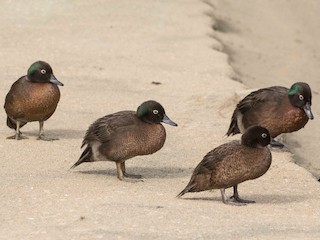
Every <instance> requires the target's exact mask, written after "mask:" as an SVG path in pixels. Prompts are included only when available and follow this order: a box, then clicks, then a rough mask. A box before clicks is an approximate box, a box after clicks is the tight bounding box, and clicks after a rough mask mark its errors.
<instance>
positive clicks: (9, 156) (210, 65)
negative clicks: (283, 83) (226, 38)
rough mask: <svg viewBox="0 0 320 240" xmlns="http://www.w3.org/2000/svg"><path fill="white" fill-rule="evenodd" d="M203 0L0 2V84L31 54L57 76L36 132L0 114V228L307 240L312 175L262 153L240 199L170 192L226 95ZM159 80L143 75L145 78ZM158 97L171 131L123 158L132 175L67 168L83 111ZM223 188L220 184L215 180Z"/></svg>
mask: <svg viewBox="0 0 320 240" xmlns="http://www.w3.org/2000/svg"><path fill="white" fill-rule="evenodd" d="M213 14H214V12H213V10H212V7H211V6H209V5H208V4H205V3H203V2H201V1H191V0H179V1H160V0H159V1H147V0H145V1H142V0H141V1H135V3H134V4H133V3H132V1H129V0H127V1H118V0H110V1H90V3H89V2H88V1H84V0H81V1H74V2H70V1H69V2H66V1H47V2H44V1H39V0H37V1H32V2H28V3H26V2H25V1H15V2H11V1H1V3H0V22H1V24H0V30H1V38H0V49H1V56H2V58H1V64H0V75H1V76H2V79H3V80H2V85H1V88H0V95H1V96H2V99H4V97H5V95H6V93H7V91H8V89H9V88H10V86H11V84H12V83H13V82H14V81H15V80H16V79H17V78H18V77H20V76H21V75H23V74H25V73H26V71H27V68H28V67H29V66H30V64H31V63H32V62H34V61H36V60H39V59H41V60H45V61H47V62H49V63H50V64H51V66H52V68H53V71H54V73H55V75H56V77H57V78H58V79H59V80H60V81H61V82H63V83H64V84H65V86H64V87H63V88H61V94H62V97H61V101H60V103H59V106H58V109H57V111H56V113H55V114H54V116H53V117H52V118H51V119H49V120H48V121H47V122H46V123H45V130H46V133H47V134H48V135H50V136H52V137H59V138H60V140H59V141H54V142H42V141H37V140H36V135H37V133H38V124H37V123H30V124H28V125H26V126H25V127H24V128H23V129H22V130H23V132H24V133H25V134H26V135H27V136H28V137H29V139H28V140H23V141H14V140H7V139H6V137H7V136H9V135H12V134H13V132H12V130H10V129H9V128H7V127H6V126H5V119H6V116H5V113H4V111H3V114H1V115H0V117H1V122H2V123H3V124H1V126H0V137H1V139H2V140H1V142H0V148H1V151H2V153H3V158H2V161H1V168H0V171H1V173H0V176H1V179H0V180H1V181H0V193H1V198H0V205H1V207H0V218H1V222H0V239H6V240H7V239H55V240H56V239H231V238H237V239H302V238H303V239H319V238H320V230H319V229H320V220H319V219H320V205H319V200H320V194H319V183H318V182H317V181H316V180H315V178H314V177H313V176H312V175H311V174H310V173H309V172H308V171H306V170H305V169H304V168H302V167H299V166H298V165H296V164H294V163H293V162H292V156H291V154H290V153H288V152H273V163H272V166H271V168H270V170H269V171H268V172H267V173H266V174H265V175H264V176H263V177H261V178H259V179H257V180H255V181H248V182H245V183H243V184H241V185H240V187H239V192H240V194H241V196H242V197H243V198H248V199H252V200H256V203H255V204H252V205H248V206H245V207H232V206H227V205H224V204H223V203H222V202H221V197H220V193H219V191H212V192H202V193H196V194H188V195H185V198H184V199H176V198H175V196H176V195H177V194H178V193H179V192H180V191H181V190H182V189H183V188H184V187H185V185H186V184H187V182H188V181H189V178H190V175H191V173H192V170H193V168H194V167H195V166H196V165H197V163H198V162H199V161H200V160H201V159H202V157H203V156H204V155H205V154H206V153H207V152H208V151H209V150H211V149H212V148H214V147H216V146H217V145H219V144H221V143H224V142H227V141H230V140H231V139H235V138H238V136H237V137H233V138H229V139H228V138H225V137H224V134H225V132H226V130H227V127H228V124H229V119H230V116H231V113H232V111H233V108H234V106H235V104H236V101H237V99H238V98H237V96H238V93H241V92H245V91H246V87H244V86H243V85H241V84H240V83H239V82H236V81H234V80H232V79H233V78H235V74H234V72H233V69H232V68H231V67H230V65H229V63H228V56H227V55H226V54H225V53H223V52H221V50H222V49H223V47H222V45H221V44H220V43H219V42H218V41H216V40H215V39H214V38H212V37H211V36H212V35H213V30H212V28H211V26H212V18H211V16H212V15H213ZM152 81H156V82H161V84H160V85H154V84H152V83H151V82H152ZM148 99H154V100H157V101H159V102H160V103H162V105H163V106H164V107H165V109H166V112H167V114H168V116H169V117H170V118H171V119H172V120H174V121H176V122H177V123H178V124H179V126H178V127H177V128H175V127H171V126H166V129H167V141H166V144H165V146H164V147H163V149H162V150H161V151H159V152H157V153H156V154H154V155H150V156H143V157H136V158H135V159H132V160H129V161H128V162H127V167H128V171H130V172H131V173H136V174H142V175H143V176H144V181H143V182H138V183H130V182H121V181H119V180H118V179H117V178H116V170H115V164H114V163H108V162H101V163H92V164H82V165H81V166H79V167H78V168H76V169H74V170H73V171H69V170H68V169H69V168H70V166H71V165H72V164H73V163H74V162H75V161H76V160H77V159H78V157H79V156H80V154H81V150H80V145H81V141H82V137H83V135H84V133H85V131H86V129H87V127H88V126H89V124H91V123H92V122H93V121H94V120H95V119H97V118H98V117H101V116H103V115H105V114H108V113H112V112H115V111H119V110H125V109H129V110H134V109H136V108H137V106H138V105H139V104H140V103H141V102H143V101H145V100H148ZM228 194H229V195H230V191H228Z"/></svg>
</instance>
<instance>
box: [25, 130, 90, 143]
mask: <svg viewBox="0 0 320 240" xmlns="http://www.w3.org/2000/svg"><path fill="white" fill-rule="evenodd" d="M22 131H23V130H22ZM38 134H39V132H38V131H34V130H32V131H23V135H25V136H27V137H38ZM44 134H45V136H48V137H53V138H58V139H59V140H63V139H82V138H83V137H84V135H85V131H81V130H73V129H50V130H46V129H45V130H44Z"/></svg>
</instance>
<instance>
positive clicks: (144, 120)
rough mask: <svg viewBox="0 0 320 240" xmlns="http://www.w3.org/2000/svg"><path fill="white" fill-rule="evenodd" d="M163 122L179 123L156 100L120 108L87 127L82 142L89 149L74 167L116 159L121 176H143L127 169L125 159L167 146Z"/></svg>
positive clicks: (114, 160) (121, 177)
mask: <svg viewBox="0 0 320 240" xmlns="http://www.w3.org/2000/svg"><path fill="white" fill-rule="evenodd" d="M161 123H167V124H169V125H171V126H177V124H176V123H175V122H173V121H172V120H170V118H169V117H168V116H167V115H166V113H165V110H164V108H163V107H162V106H161V104H160V103H158V102H156V101H153V100H150V101H146V102H144V103H142V104H141V105H140V106H139V107H138V109H137V111H136V112H135V111H128V110H127V111H120V112H116V113H113V114H109V115H106V116H104V117H102V118H99V119H97V120H96V121H95V122H94V123H92V124H91V125H90V127H89V129H88V130H87V132H86V135H85V136H84V139H83V142H82V147H85V149H84V151H83V153H82V155H81V156H80V158H79V160H78V161H77V162H76V163H75V164H74V165H73V166H72V167H71V168H74V167H76V166H78V165H80V164H81V163H84V162H95V161H113V162H115V163H116V167H117V175H118V179H120V180H123V179H124V178H125V177H127V178H129V177H133V178H141V176H140V175H132V174H128V173H127V172H126V168H125V161H126V160H128V159H130V158H133V157H135V156H141V155H148V154H153V153H155V152H157V151H158V150H160V149H161V148H162V147H163V145H164V142H165V140H166V131H165V128H164V127H163V126H162V124H161Z"/></svg>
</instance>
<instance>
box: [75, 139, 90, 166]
mask: <svg viewBox="0 0 320 240" xmlns="http://www.w3.org/2000/svg"><path fill="white" fill-rule="evenodd" d="M91 156H92V151H91V147H90V146H88V145H87V146H86V148H85V149H84V151H83V153H82V154H81V156H80V158H79V160H78V161H77V162H76V163H75V164H73V165H72V167H71V168H70V169H72V168H75V167H76V166H78V165H80V164H81V163H83V162H91V161H92V160H91Z"/></svg>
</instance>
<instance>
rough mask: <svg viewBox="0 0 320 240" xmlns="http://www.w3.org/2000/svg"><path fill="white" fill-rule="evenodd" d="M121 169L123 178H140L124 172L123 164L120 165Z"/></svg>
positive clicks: (124, 166)
mask: <svg viewBox="0 0 320 240" xmlns="http://www.w3.org/2000/svg"><path fill="white" fill-rule="evenodd" d="M121 169H122V172H123V176H125V177H126V178H142V176H141V175H135V174H129V173H127V172H126V165H125V162H122V163H121Z"/></svg>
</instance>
